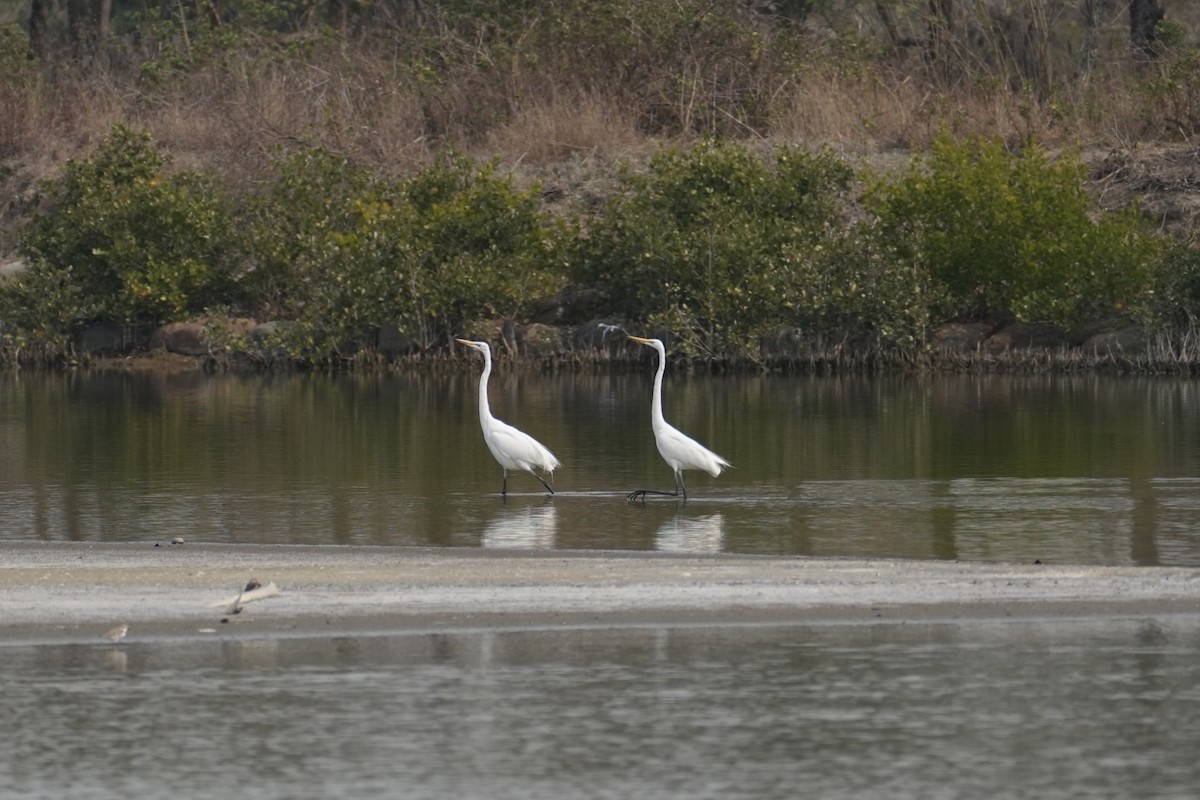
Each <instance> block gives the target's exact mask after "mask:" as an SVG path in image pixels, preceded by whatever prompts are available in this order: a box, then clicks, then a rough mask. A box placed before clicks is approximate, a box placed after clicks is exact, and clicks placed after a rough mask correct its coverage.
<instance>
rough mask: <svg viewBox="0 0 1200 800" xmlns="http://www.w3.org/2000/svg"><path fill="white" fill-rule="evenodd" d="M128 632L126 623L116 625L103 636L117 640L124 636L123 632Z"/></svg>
mask: <svg viewBox="0 0 1200 800" xmlns="http://www.w3.org/2000/svg"><path fill="white" fill-rule="evenodd" d="M127 633H129V626H128V625H118V626H117V627H115V628H113V629H112V630H111V631H109V632H108V633H106V634H104V638H105V639H108V640H109V641H110V642H119V641H121V640H122V639H124V638H125V634H127Z"/></svg>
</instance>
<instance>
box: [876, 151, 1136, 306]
mask: <svg viewBox="0 0 1200 800" xmlns="http://www.w3.org/2000/svg"><path fill="white" fill-rule="evenodd" d="M864 199H865V201H866V204H867V207H868V208H869V209H870V210H872V211H873V212H874V213H875V214H876V215H877V217H878V221H879V226H880V231H881V234H882V235H883V237H884V241H886V242H887V243H888V246H889V247H891V248H893V249H894V250H895V252H896V253H897V254H898V255H899V257H900V259H901V260H902V261H911V262H912V263H914V264H915V265H917V266H918V267H919V268H920V269H921V270H923V271H925V272H927V273H928V274H929V276H930V277H931V278H932V280H933V281H934V282H935V287H936V288H937V289H938V290H939V291H940V292H941V293H942V296H943V297H944V301H943V303H942V304H941V305H940V306H939V307H938V308H937V309H936V311H937V312H938V313H939V314H940V315H942V316H947V317H955V316H957V317H972V318H979V317H985V316H988V315H993V314H1012V315H1014V316H1016V317H1017V318H1019V319H1022V320H1026V321H1046V322H1054V323H1058V324H1064V325H1069V324H1072V323H1074V322H1078V321H1080V320H1082V319H1086V318H1087V317H1089V316H1093V315H1095V314H1097V313H1105V312H1107V311H1111V310H1112V309H1114V308H1120V307H1126V306H1130V305H1133V304H1136V303H1139V302H1141V301H1142V300H1143V299H1144V295H1145V292H1146V290H1147V289H1148V288H1149V285H1150V283H1149V282H1150V272H1151V269H1152V266H1153V263H1154V261H1155V259H1156V258H1157V255H1156V247H1157V245H1156V242H1155V239H1154V237H1152V236H1150V235H1148V234H1146V233H1144V232H1143V231H1142V229H1141V225H1140V220H1139V218H1138V216H1137V213H1136V211H1135V210H1129V211H1127V212H1122V213H1110V214H1103V215H1098V214H1096V213H1095V212H1094V209H1093V206H1092V203H1091V201H1090V199H1089V197H1088V196H1087V194H1086V192H1085V189H1084V172H1083V167H1082V166H1081V165H1080V163H1079V162H1078V161H1077V160H1076V159H1074V158H1071V157H1062V158H1060V159H1058V160H1051V159H1050V158H1049V157H1048V156H1047V155H1046V154H1045V153H1044V152H1043V151H1042V150H1041V149H1039V148H1038V147H1037V146H1035V145H1031V146H1029V147H1028V148H1026V149H1025V150H1024V152H1022V153H1020V154H1013V153H1010V152H1009V151H1008V150H1006V149H1005V147H1004V144H1003V143H1002V142H1001V141H1000V140H999V139H991V140H972V141H968V142H963V143H959V142H956V141H954V140H952V139H951V138H950V137H949V136H948V135H946V134H942V135H940V136H939V137H938V138H937V140H936V142H935V143H934V146H933V147H932V149H931V150H930V151H929V152H928V153H926V154H922V155H919V156H918V157H917V158H916V159H915V160H914V162H913V164H912V165H911V166H910V167H909V168H908V170H907V171H906V172H905V173H903V174H902V175H900V176H899V177H898V178H895V179H877V180H876V181H875V183H874V185H873V186H871V187H870V189H869V190H868V191H867V192H866V194H865V198H864Z"/></svg>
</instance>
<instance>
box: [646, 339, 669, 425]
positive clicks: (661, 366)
mask: <svg viewBox="0 0 1200 800" xmlns="http://www.w3.org/2000/svg"><path fill="white" fill-rule="evenodd" d="M666 370H667V359H666V356H665V355H664V354H663V353H659V354H658V372H656V373H654V400H653V402H651V404H650V420H651V421H652V422H653V423H654V425H655V426H658V425H666V424H667V420H666V419H665V418H664V417H663V410H662V382H663V373H664V372H666Z"/></svg>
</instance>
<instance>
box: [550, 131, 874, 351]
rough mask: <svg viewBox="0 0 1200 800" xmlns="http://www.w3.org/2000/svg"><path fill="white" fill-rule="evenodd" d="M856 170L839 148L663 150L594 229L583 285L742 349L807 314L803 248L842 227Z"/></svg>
mask: <svg viewBox="0 0 1200 800" xmlns="http://www.w3.org/2000/svg"><path fill="white" fill-rule="evenodd" d="M849 179H850V170H849V169H848V168H847V167H846V166H845V165H844V164H843V163H842V162H840V161H839V160H837V159H836V158H834V157H833V156H831V155H829V154H828V153H818V154H809V153H804V152H801V151H796V150H791V149H786V148H785V149H781V150H779V151H778V152H776V153H775V154H774V156H773V160H772V161H770V162H768V160H767V159H766V158H764V157H760V156H758V155H755V154H754V153H753V152H751V151H750V150H748V149H746V148H742V147H739V146H736V145H731V144H717V143H712V142H709V143H702V144H700V145H697V146H696V147H693V148H692V149H690V150H686V151H684V150H674V149H670V150H663V151H661V152H660V153H658V154H657V155H656V156H655V157H654V158H653V159H651V161H650V164H649V169H648V171H647V172H646V174H644V175H634V174H627V175H625V176H624V178H623V182H622V183H623V185H622V187H621V190H620V191H619V192H618V193H617V194H616V195H615V196H614V197H613V198H612V199H611V201H610V202H609V204H608V206H607V207H606V209H605V210H604V211H603V212H602V213H601V214H600V215H599V217H598V218H597V219H595V220H593V221H592V223H591V224H590V225H589V226H588V227H587V231H586V233H585V235H583V236H581V237H580V238H579V239H578V240H577V241H576V243H575V245H574V251H573V252H572V254H571V256H570V258H571V261H572V263H573V264H574V274H573V278H574V280H575V281H576V282H577V283H579V284H581V285H584V286H589V287H594V288H596V289H598V290H599V291H600V292H601V294H602V301H601V302H602V303H603V304H604V305H605V306H606V307H607V309H608V310H609V311H610V312H616V313H620V314H623V315H625V316H627V317H629V318H631V319H634V320H640V321H645V322H648V323H649V324H652V325H653V324H661V325H665V326H667V327H669V328H671V329H673V330H674V331H675V332H676V333H677V334H680V335H682V336H683V337H684V340H685V341H684V345H685V347H687V348H689V349H691V350H692V351H693V352H708V353H723V352H726V353H728V352H734V353H743V352H747V351H749V350H750V349H752V344H753V342H752V340H753V337H754V336H756V335H758V334H760V333H765V332H768V331H770V330H771V329H772V328H773V327H774V326H776V325H778V324H779V323H780V322H781V321H783V320H785V319H788V318H789V317H790V316H792V315H794V314H795V312H796V309H795V308H789V304H791V303H794V302H795V301H796V298H798V297H799V296H800V294H801V293H802V289H801V287H800V286H799V284H798V282H800V281H803V280H805V279H806V277H807V274H806V271H805V269H803V266H804V265H805V264H806V263H807V262H805V261H804V259H803V256H802V255H798V254H802V253H805V252H810V251H813V250H815V249H816V248H817V247H818V246H819V244H820V243H821V242H822V241H825V240H827V239H828V238H829V237H830V235H831V231H832V230H834V227H835V222H836V220H837V216H838V214H839V212H840V210H841V206H840V202H839V193H840V192H841V190H842V189H844V188H845V186H846V185H847V183H848V181H849Z"/></svg>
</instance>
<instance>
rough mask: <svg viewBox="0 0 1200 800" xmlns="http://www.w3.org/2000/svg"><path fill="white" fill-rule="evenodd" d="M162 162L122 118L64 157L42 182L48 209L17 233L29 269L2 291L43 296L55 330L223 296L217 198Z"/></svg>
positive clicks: (225, 223)
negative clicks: (78, 154) (81, 152)
mask: <svg viewBox="0 0 1200 800" xmlns="http://www.w3.org/2000/svg"><path fill="white" fill-rule="evenodd" d="M164 166H165V161H164V158H163V156H162V155H161V154H160V153H159V152H158V151H157V150H156V149H155V148H154V147H153V146H152V145H151V144H150V140H149V137H148V136H147V135H145V134H142V133H137V132H135V131H133V130H131V129H129V128H126V127H124V126H118V127H117V128H115V129H114V130H113V132H112V133H111V134H110V135H109V136H108V138H106V139H105V140H104V141H103V142H102V143H101V145H100V146H99V148H98V149H97V150H96V152H95V153H94V154H93V155H92V157H91V158H89V159H87V160H85V161H72V162H69V163H68V164H67V166H66V169H65V171H64V173H63V175H62V176H61V177H59V178H56V179H54V180H52V181H50V182H48V183H47V184H46V185H45V191H46V194H47V197H48V200H49V204H48V205H49V209H50V210H49V211H48V212H47V213H46V214H44V215H41V216H39V217H38V218H36V219H35V220H34V221H33V222H32V223H31V224H30V225H29V227H28V228H27V229H26V230H25V231H24V234H23V236H22V240H21V248H22V251H23V254H24V255H25V257H26V259H27V260H28V262H29V264H30V266H29V269H28V270H26V272H24V273H22V274H21V276H20V279H19V280H18V281H16V282H15V283H13V284H12V285H10V286H8V287H6V291H10V292H14V293H16V294H17V295H24V296H26V298H27V300H28V302H29V303H31V304H34V305H35V306H41V305H46V306H47V307H46V308H45V309H44V310H42V311H40V312H38V313H40V314H44V315H46V316H47V320H46V323H45V326H43V327H46V326H51V327H53V328H55V329H56V330H59V331H63V330H66V329H67V328H68V327H69V326H70V325H71V324H73V323H77V322H84V321H88V320H96V319H105V320H110V321H114V322H120V323H125V324H140V323H145V324H157V323H159V322H162V321H164V320H170V319H180V318H184V317H187V316H188V315H189V314H192V313H195V312H198V311H200V310H202V309H203V308H204V307H205V306H206V305H208V304H210V303H215V302H221V301H223V300H224V299H226V298H227V296H228V292H229V289H230V283H229V278H230V274H231V263H232V262H231V259H232V257H233V255H234V250H233V248H231V247H230V246H229V241H230V237H231V235H232V232H231V220H230V217H229V214H228V209H227V207H226V204H225V202H224V200H223V198H222V196H221V195H219V194H218V193H216V192H215V191H213V190H212V189H211V188H210V187H209V186H208V185H207V184H206V183H205V181H204V180H203V179H201V178H200V177H199V176H198V175H194V174H179V175H171V176H168V175H165V174H164V172H163V168H164ZM51 286H59V290H58V291H56V292H53V297H52V298H51V297H49V296H47V295H45V294H44V290H45V289H46V288H48V287H51ZM38 287H41V288H38ZM51 316H53V317H54V320H53V321H52V320H51V319H49V317H51ZM46 329H47V330H49V329H50V328H49V327H46Z"/></svg>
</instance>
